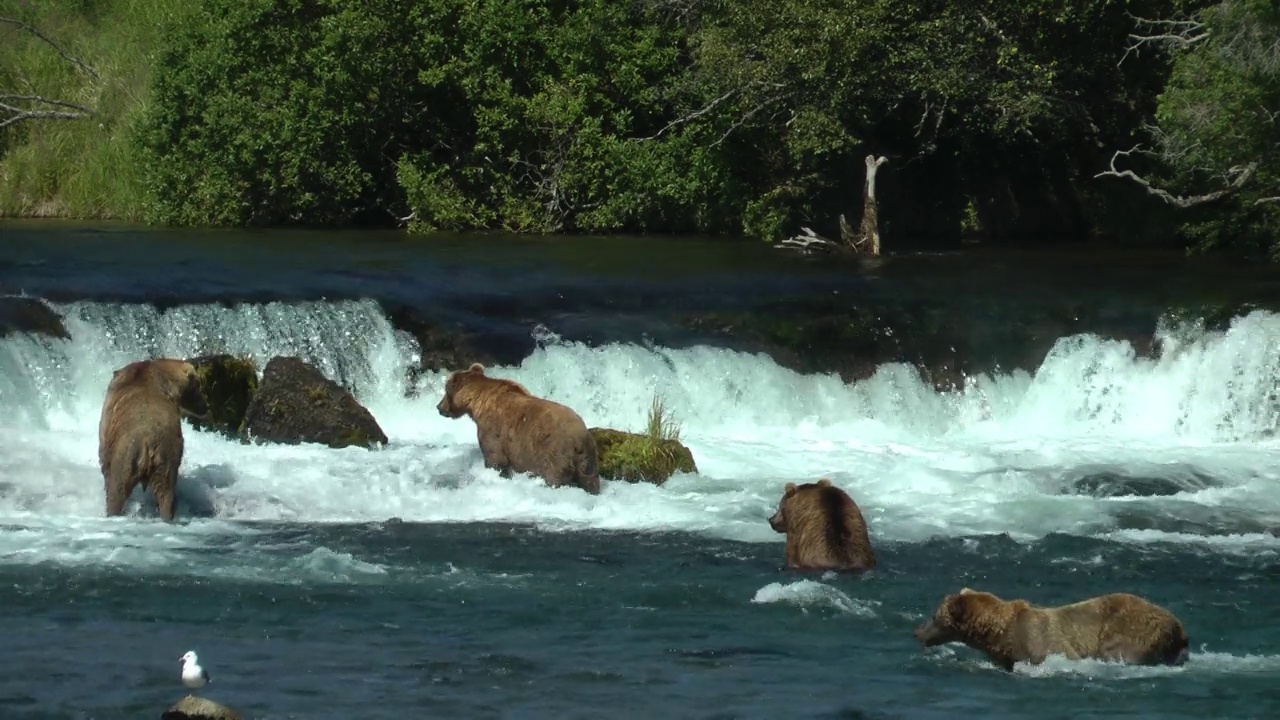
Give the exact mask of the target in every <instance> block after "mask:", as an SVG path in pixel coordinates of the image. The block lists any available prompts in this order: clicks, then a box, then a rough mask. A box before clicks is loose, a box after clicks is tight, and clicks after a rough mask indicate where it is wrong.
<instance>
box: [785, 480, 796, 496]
mask: <svg viewBox="0 0 1280 720" xmlns="http://www.w3.org/2000/svg"><path fill="white" fill-rule="evenodd" d="M795 494H796V484H795V483H787V486H786V487H784V488H782V495H783V497H791V496H792V495H795Z"/></svg>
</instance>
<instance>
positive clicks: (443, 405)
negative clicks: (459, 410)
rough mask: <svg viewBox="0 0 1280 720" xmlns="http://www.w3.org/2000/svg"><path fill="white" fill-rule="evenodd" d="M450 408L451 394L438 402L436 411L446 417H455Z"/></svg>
mask: <svg viewBox="0 0 1280 720" xmlns="http://www.w3.org/2000/svg"><path fill="white" fill-rule="evenodd" d="M449 410H450V408H449V396H448V395H445V396H444V397H442V398H440V402H438V403H436V411H437V412H439V413H440V414H441V415H443V416H444V417H453V414H452V413H450V412H449Z"/></svg>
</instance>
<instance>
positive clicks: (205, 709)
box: [160, 695, 244, 720]
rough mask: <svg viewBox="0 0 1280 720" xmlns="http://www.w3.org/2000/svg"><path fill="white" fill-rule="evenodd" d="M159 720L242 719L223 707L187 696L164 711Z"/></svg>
mask: <svg viewBox="0 0 1280 720" xmlns="http://www.w3.org/2000/svg"><path fill="white" fill-rule="evenodd" d="M160 720H244V717H243V716H242V715H241V714H240V713H238V712H236V711H235V710H232V709H231V708H229V707H226V706H225V705H219V704H218V703H216V702H214V701H212V700H206V699H204V698H200V697H196V696H195V695H188V696H186V697H184V698H182V699H181V700H179V701H178V702H176V703H174V705H173V707H171V708H169V709H168V710H165V711H164V714H163V715H161V716H160Z"/></svg>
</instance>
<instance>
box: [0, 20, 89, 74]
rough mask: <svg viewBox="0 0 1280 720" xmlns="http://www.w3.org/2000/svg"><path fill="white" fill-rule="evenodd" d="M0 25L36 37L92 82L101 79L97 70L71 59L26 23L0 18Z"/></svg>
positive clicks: (77, 59)
mask: <svg viewBox="0 0 1280 720" xmlns="http://www.w3.org/2000/svg"><path fill="white" fill-rule="evenodd" d="M0 24H4V25H12V26H14V27H16V28H18V30H19V31H22V32H26V33H30V34H31V35H32V36H33V37H36V38H38V39H40V40H42V41H43V42H44V43H45V44H47V45H48V46H49V47H51V48H53V49H54V50H56V51H58V54H59V55H61V56H62V58H63V59H64V60H66V61H67V62H69V63H71V64H72V65H75V66H76V67H78V68H80V69H81V70H83V71H84V72H86V73H88V74H89V75H90V76H91V77H92V78H93V79H94V80H99V79H101V78H99V77H98V71H97V70H94V69H93V68H91V67H89V65H88V64H86V63H85V62H84V61H82V60H80V59H79V58H75V57H72V56H71V54H70V53H68V52H67V51H66V50H63V49H62V46H60V45H58V43H56V42H54V41H52V40H50V39H49V38H47V37H45V35H44V33H42V32H40V31H39V30H37V29H35V28H33V27H31V26H30V25H28V24H26V23H24V22H22V21H21V20H17V19H14V18H8V17H0Z"/></svg>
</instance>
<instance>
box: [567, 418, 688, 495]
mask: <svg viewBox="0 0 1280 720" xmlns="http://www.w3.org/2000/svg"><path fill="white" fill-rule="evenodd" d="M590 432H591V436H592V437H593V438H595V441H596V455H597V456H598V457H599V468H600V477H602V478H606V479H609V480H625V481H626V482H631V483H635V482H648V483H653V484H654V485H661V484H663V483H665V482H666V481H667V479H668V478H670V477H671V476H672V475H673V474H675V473H677V472H686V473H696V472H698V466H697V465H696V464H695V463H694V462H693V453H692V452H690V451H689V448H687V447H685V446H684V444H683V443H681V442H680V441H679V440H658V439H655V438H652V437H650V436H648V435H642V434H639V433H630V432H624V431H622V430H611V429H609V428H591V430H590Z"/></svg>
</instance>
